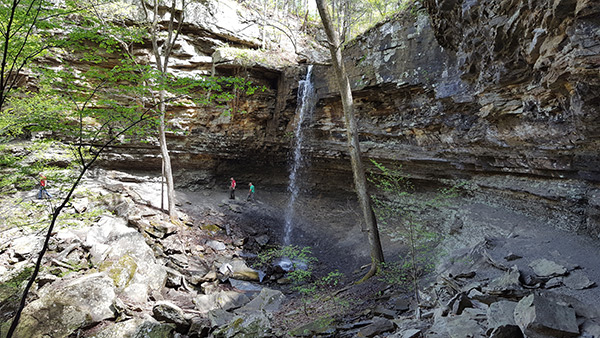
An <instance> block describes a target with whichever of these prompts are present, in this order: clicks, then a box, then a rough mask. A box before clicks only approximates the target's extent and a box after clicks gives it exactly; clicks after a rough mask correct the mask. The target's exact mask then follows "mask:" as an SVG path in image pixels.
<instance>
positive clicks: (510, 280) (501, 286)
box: [483, 265, 524, 296]
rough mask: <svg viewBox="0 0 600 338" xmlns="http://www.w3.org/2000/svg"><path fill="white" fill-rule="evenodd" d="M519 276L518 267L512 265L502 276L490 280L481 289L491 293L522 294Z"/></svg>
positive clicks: (504, 294)
mask: <svg viewBox="0 0 600 338" xmlns="http://www.w3.org/2000/svg"><path fill="white" fill-rule="evenodd" d="M520 276H521V273H520V272H519V268H518V267H517V266H516V265H514V266H512V267H511V268H510V269H509V270H508V271H506V272H505V273H504V274H503V275H502V276H500V277H498V278H496V279H494V280H492V281H491V282H490V283H489V284H488V285H487V287H485V288H484V290H483V291H484V293H489V294H492V295H502V296H507V295H512V296H519V295H522V294H524V290H523V287H522V286H521V282H520V281H519V277H520Z"/></svg>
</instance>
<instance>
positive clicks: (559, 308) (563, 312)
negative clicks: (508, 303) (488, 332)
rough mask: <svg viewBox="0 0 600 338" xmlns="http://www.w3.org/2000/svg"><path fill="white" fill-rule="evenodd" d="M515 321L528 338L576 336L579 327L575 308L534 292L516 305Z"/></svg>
mask: <svg viewBox="0 0 600 338" xmlns="http://www.w3.org/2000/svg"><path fill="white" fill-rule="evenodd" d="M514 313H515V322H516V323H517V325H519V327H520V328H521V330H522V331H523V333H525V336H527V337H528V338H548V337H575V336H577V335H579V328H578V326H577V320H576V318H575V310H574V309H573V308H571V307H568V306H566V305H562V304H559V303H556V302H554V301H552V300H549V299H547V298H545V297H543V296H540V295H537V294H532V295H529V296H527V297H525V298H523V299H521V301H519V303H518V304H517V306H516V307H515V312H514Z"/></svg>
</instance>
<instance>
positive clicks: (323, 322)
mask: <svg viewBox="0 0 600 338" xmlns="http://www.w3.org/2000/svg"><path fill="white" fill-rule="evenodd" d="M332 324H333V318H331V317H329V316H327V317H321V318H319V319H317V320H315V321H314V322H311V323H308V324H306V325H302V326H300V327H298V328H295V329H293V330H292V331H290V335H292V336H313V335H318V334H319V333H323V332H325V331H327V330H328V329H329V328H331V325H332Z"/></svg>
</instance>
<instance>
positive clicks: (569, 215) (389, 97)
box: [314, 1, 600, 235]
mask: <svg viewBox="0 0 600 338" xmlns="http://www.w3.org/2000/svg"><path fill="white" fill-rule="evenodd" d="M599 12H600V6H599V5H598V4H597V3H595V2H592V1H529V2H525V1H440V2H435V1H429V2H427V3H426V10H413V11H411V12H407V13H405V14H403V15H401V16H399V17H397V18H395V19H394V20H390V21H388V22H386V23H384V24H382V25H380V26H378V27H375V28H373V29H372V30H371V31H370V32H368V33H366V34H365V35H364V36H362V37H361V38H359V39H357V40H356V41H355V42H354V43H353V44H352V45H351V46H350V47H348V48H347V49H346V57H347V67H348V71H349V73H350V74H349V75H350V79H351V82H352V83H353V86H354V89H355V100H356V104H357V109H358V114H359V118H360V122H359V124H360V126H361V128H362V133H361V135H362V140H363V143H362V144H361V145H362V146H363V150H364V152H365V156H366V157H370V158H375V159H378V160H381V161H383V162H390V161H400V162H402V163H403V165H404V169H405V170H406V171H407V172H408V173H410V174H411V175H412V176H413V177H416V178H422V179H425V180H434V181H435V180H443V179H448V178H450V179H452V180H454V181H456V179H465V180H466V181H467V182H468V184H467V186H468V188H467V189H469V190H471V192H472V193H474V194H475V195H476V196H478V197H480V198H486V199H490V200H496V201H497V202H503V203H505V204H508V205H511V206H514V207H523V208H525V209H528V210H529V211H531V212H537V213H539V214H540V215H545V216H546V217H548V218H549V220H551V219H552V220H553V221H552V224H553V225H556V226H560V227H564V228H568V229H572V230H578V231H580V230H581V231H588V232H589V233H592V234H594V235H597V234H598V233H599V231H600V229H599V228H598V224H599V223H598V221H599V218H598V211H599V210H598V208H597V204H598V202H597V196H598V195H599V190H598V181H600V170H599V169H598V164H599V160H600V158H599V156H598V151H597V149H598V144H599V138H598V136H599V135H600V129H599V119H600V111H599V110H598V103H599V102H600V76H599V75H600V58H599V56H598V55H599V53H600V30H599V27H600V26H599V23H600V22H599V21H598V17H599V15H598V14H599ZM316 74H327V75H325V76H322V77H318V78H317V79H316V81H317V85H318V87H319V89H318V93H319V96H320V98H321V100H320V105H319V109H318V110H317V116H318V118H317V120H316V121H315V125H314V128H315V132H316V134H317V137H316V139H315V141H316V142H318V143H315V146H316V147H318V148H319V149H321V150H323V151H327V152H329V153H331V152H332V151H333V150H338V151H339V153H340V154H342V153H343V147H344V144H343V143H342V141H343V139H344V135H343V127H342V124H341V122H340V120H341V116H342V112H341V105H340V104H339V100H338V99H337V97H336V94H335V84H334V81H333V76H332V73H331V72H327V71H326V70H323V71H322V72H319V71H317V72H316ZM317 144H318V146H317ZM316 156H319V155H316ZM342 157H343V156H342Z"/></svg>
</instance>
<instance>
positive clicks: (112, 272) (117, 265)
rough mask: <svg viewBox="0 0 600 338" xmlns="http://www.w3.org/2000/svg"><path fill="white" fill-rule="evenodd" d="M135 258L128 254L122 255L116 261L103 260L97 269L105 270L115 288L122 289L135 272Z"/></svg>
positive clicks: (127, 284) (129, 281)
mask: <svg viewBox="0 0 600 338" xmlns="http://www.w3.org/2000/svg"><path fill="white" fill-rule="evenodd" d="M137 268H138V266H137V263H136V262H135V259H134V258H133V257H131V256H129V255H123V256H122V257H121V258H120V259H119V260H118V261H116V262H114V261H113V262H110V261H105V262H103V263H102V264H101V265H100V267H99V270H100V271H106V272H107V273H108V276H109V277H110V278H111V279H112V280H113V282H114V283H115V286H116V287H117V288H120V289H123V288H126V287H127V286H129V284H130V283H131V280H132V279H133V276H134V275H135V272H136V271H137Z"/></svg>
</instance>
